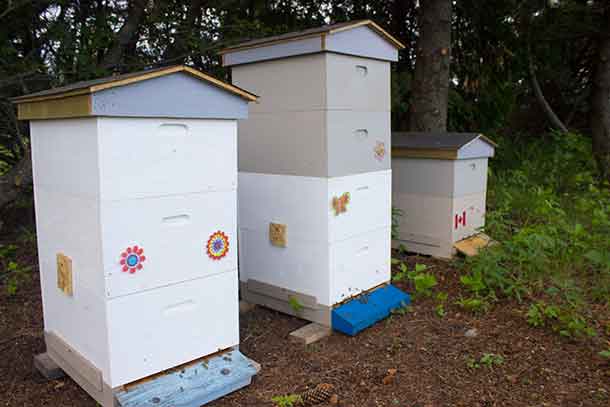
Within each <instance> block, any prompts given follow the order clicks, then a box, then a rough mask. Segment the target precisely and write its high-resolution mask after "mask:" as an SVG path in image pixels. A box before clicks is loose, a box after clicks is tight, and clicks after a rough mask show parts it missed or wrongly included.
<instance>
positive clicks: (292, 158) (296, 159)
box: [237, 111, 328, 177]
mask: <svg viewBox="0 0 610 407" xmlns="http://www.w3.org/2000/svg"><path fill="white" fill-rule="evenodd" d="M325 121H326V115H325V112H324V111H310V112H278V113H269V114H251V115H250V118H249V119H248V120H241V121H239V123H238V133H239V136H238V149H237V151H238V157H239V171H242V172H254V173H265V174H285V175H302V176H311V177H326V175H327V170H328V163H327V159H326V157H327V153H326V148H327V147H326V131H325Z"/></svg>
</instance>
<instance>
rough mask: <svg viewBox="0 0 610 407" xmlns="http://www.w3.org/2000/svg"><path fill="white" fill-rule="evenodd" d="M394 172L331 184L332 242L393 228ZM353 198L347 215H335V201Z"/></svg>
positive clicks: (329, 195) (330, 224) (331, 182)
mask: <svg viewBox="0 0 610 407" xmlns="http://www.w3.org/2000/svg"><path fill="white" fill-rule="evenodd" d="M391 183H392V171H378V172H369V173H365V174H358V175H350V176H346V177H338V178H329V180H328V198H327V201H328V211H327V219H328V241H329V242H336V241H340V240H345V239H349V238H351V237H354V236H356V235H359V234H362V233H364V232H368V231H371V230H375V229H379V228H387V227H390V225H391V223H392V220H391V198H392V191H391ZM346 192H347V193H349V194H350V202H349V204H348V206H347V212H344V213H341V214H339V215H335V212H334V210H333V208H332V199H333V197H340V196H341V195H342V194H344V193H346Z"/></svg>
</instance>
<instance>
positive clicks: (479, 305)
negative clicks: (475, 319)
mask: <svg viewBox="0 0 610 407" xmlns="http://www.w3.org/2000/svg"><path fill="white" fill-rule="evenodd" d="M455 304H456V305H459V306H460V307H462V308H463V309H465V310H466V311H470V312H484V311H487V310H488V309H489V302H488V301H487V300H485V299H483V298H475V297H469V298H460V299H459V300H457V301H456V302H455Z"/></svg>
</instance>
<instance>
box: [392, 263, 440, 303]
mask: <svg viewBox="0 0 610 407" xmlns="http://www.w3.org/2000/svg"><path fill="white" fill-rule="evenodd" d="M392 262H393V264H398V267H399V269H400V271H398V272H397V273H395V274H394V276H393V277H392V281H394V282H398V281H404V280H405V279H408V280H409V281H412V282H413V285H414V286H415V294H417V295H423V296H426V297H429V296H431V295H432V288H433V287H435V286H436V285H437V284H438V283H437V281H436V277H434V275H433V274H430V273H424V271H425V270H426V269H427V266H426V265H425V264H419V263H418V264H416V265H415V268H414V269H413V270H411V271H409V269H408V267H407V264H406V263H405V262H403V261H400V260H397V259H392Z"/></svg>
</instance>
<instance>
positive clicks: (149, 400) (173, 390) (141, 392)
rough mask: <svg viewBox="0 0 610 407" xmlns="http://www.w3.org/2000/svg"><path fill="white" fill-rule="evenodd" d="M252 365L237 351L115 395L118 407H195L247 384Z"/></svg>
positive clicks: (195, 364) (189, 366)
mask: <svg viewBox="0 0 610 407" xmlns="http://www.w3.org/2000/svg"><path fill="white" fill-rule="evenodd" d="M255 374H256V367H255V366H254V363H253V362H252V361H251V360H250V359H248V358H247V357H245V356H244V355H243V354H242V353H241V352H239V351H238V350H232V351H229V352H226V353H223V354H220V355H218V356H214V357H212V358H210V359H207V360H201V361H197V362H195V363H192V364H190V365H188V366H185V367H184V368H180V369H176V370H172V371H170V372H168V373H167V374H164V375H161V376H159V377H155V378H153V379H150V380H146V381H143V382H142V383H138V384H135V385H133V386H127V389H126V390H121V391H119V392H117V393H115V398H116V400H117V401H118V402H119V406H121V407H143V406H156V407H199V406H202V405H204V404H207V403H209V402H211V401H213V400H216V399H218V398H220V397H223V396H225V395H227V394H229V393H231V392H234V391H236V390H239V389H241V388H242V387H245V386H247V385H249V384H250V382H251V381H252V376H254V375H255Z"/></svg>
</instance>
